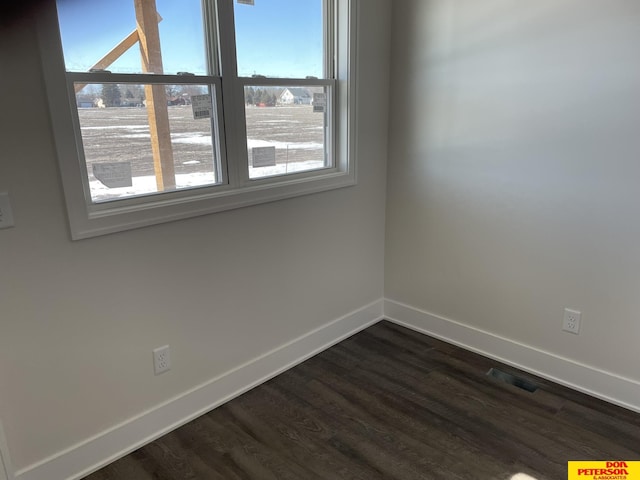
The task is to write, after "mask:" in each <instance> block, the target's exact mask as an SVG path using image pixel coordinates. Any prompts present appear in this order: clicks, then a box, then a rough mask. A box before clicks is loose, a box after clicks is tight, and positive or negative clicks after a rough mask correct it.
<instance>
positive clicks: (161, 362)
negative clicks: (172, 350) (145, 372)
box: [153, 345, 171, 375]
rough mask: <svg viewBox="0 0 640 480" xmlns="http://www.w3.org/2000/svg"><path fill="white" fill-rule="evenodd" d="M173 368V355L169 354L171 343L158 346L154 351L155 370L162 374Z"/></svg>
mask: <svg viewBox="0 0 640 480" xmlns="http://www.w3.org/2000/svg"><path fill="white" fill-rule="evenodd" d="M168 370H171V357H170V356H169V345H165V346H164V347H158V348H156V349H155V350H154V351H153V371H154V373H155V374H156V375H160V374H161V373H164V372H166V371H168Z"/></svg>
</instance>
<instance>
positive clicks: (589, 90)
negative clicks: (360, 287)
mask: <svg viewBox="0 0 640 480" xmlns="http://www.w3.org/2000/svg"><path fill="white" fill-rule="evenodd" d="M639 25H640V3H638V2H637V1H633V0H612V1H608V2H601V1H599V0H539V1H535V2H522V1H519V0H482V1H476V0H395V1H394V2H393V26H392V31H393V33H392V64H391V65H392V68H391V71H392V72H393V75H392V94H391V102H392V106H391V119H390V126H391V127H390V132H391V133H390V155H389V162H388V165H389V175H388V191H387V195H388V203H387V230H386V232H387V234H386V262H385V294H386V297H387V298H389V299H391V300H394V301H395V302H397V303H402V304H405V305H407V306H409V307H411V309H413V310H414V313H415V312H418V311H421V312H423V313H424V312H426V314H433V316H432V317H431V318H436V317H437V318H439V319H445V320H450V321H452V322H451V323H450V325H449V326H450V327H452V328H453V326H455V322H458V323H460V324H462V325H463V326H466V327H471V328H470V329H467V334H468V335H469V340H470V342H471V343H473V339H472V338H471V337H473V335H476V334H478V335H479V334H480V333H481V332H482V334H489V335H493V336H494V337H495V338H498V337H499V338H502V339H507V340H509V341H510V342H512V345H516V344H519V345H525V346H527V347H531V348H533V349H535V350H536V351H538V352H546V353H548V354H551V356H552V357H554V358H556V359H558V360H562V359H568V360H570V361H572V362H575V363H577V364H581V365H586V366H589V367H593V369H594V371H595V370H600V371H604V372H608V373H609V374H611V377H612V378H613V377H616V376H619V377H624V378H625V379H626V380H625V381H626V382H627V383H628V384H629V385H631V386H633V385H635V387H634V388H635V393H636V403H635V406H636V408H640V401H637V398H638V397H637V392H640V383H638V382H639V381H640V371H639V370H638V358H639V357H638V347H637V345H638V339H639V338H640V321H639V313H640V295H639V294H638V292H639V290H638V287H639V285H640V221H639V218H640V207H639V206H640V188H639V185H640V135H639V134H638V125H640V108H638V107H639V104H638V98H640V62H639V61H638V50H637V45H638V44H640V29H639V28H638V26H639ZM564 307H572V308H576V309H578V310H581V311H582V313H583V325H582V331H581V334H580V335H579V336H573V335H570V334H566V333H562V332H561V331H560V328H561V320H562V315H563V309H564ZM426 314H425V318H427V317H428V315H426ZM455 328H457V326H455ZM474 332H475V333H474ZM516 346H517V345H516ZM569 363H571V362H569ZM553 368H554V367H553V366H551V367H550V369H551V370H553ZM547 373H553V372H552V371H551V372H547ZM565 380H569V379H565ZM583 386H584V385H583ZM599 393H600V394H603V395H604V396H606V394H607V393H608V392H599ZM609 393H611V392H609ZM613 393H615V392H613ZM612 396H615V395H613V394H612Z"/></svg>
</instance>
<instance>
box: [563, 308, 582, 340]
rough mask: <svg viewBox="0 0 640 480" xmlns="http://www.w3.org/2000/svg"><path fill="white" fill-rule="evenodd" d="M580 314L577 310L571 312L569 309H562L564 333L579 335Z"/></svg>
mask: <svg viewBox="0 0 640 480" xmlns="http://www.w3.org/2000/svg"><path fill="white" fill-rule="evenodd" d="M581 317H582V313H580V312H579V311H577V310H571V309H570V308H565V309H564V319H563V321H562V330H564V331H565V332H569V333H573V334H575V335H578V334H579V333H580V319H581Z"/></svg>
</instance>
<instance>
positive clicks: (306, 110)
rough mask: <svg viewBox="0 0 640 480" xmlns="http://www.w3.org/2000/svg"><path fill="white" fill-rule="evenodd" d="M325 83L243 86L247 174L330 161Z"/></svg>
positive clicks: (306, 168) (261, 175) (305, 168)
mask: <svg viewBox="0 0 640 480" xmlns="http://www.w3.org/2000/svg"><path fill="white" fill-rule="evenodd" d="M326 99H327V89H326V88H325V87H322V86H318V87H255V86H247V87H245V112H246V121H247V150H248V153H249V178H251V179H257V178H264V177H270V176H274V175H286V174H290V173H296V172H304V171H309V170H317V169H321V168H327V167H331V166H332V165H331V163H330V160H329V158H330V155H328V151H329V148H328V145H327V140H326V139H327V138H328V125H327V117H328V112H327V109H328V106H327V104H328V102H327V100H326Z"/></svg>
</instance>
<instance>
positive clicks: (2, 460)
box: [0, 422, 14, 480]
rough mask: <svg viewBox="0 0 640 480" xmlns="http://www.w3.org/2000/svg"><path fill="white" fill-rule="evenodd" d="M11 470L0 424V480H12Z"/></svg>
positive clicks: (0, 423) (5, 440)
mask: <svg viewBox="0 0 640 480" xmlns="http://www.w3.org/2000/svg"><path fill="white" fill-rule="evenodd" d="M13 479H14V476H13V470H12V468H11V459H10V458H9V449H8V448H7V439H6V438H5V436H4V430H3V428H2V422H0V480H13Z"/></svg>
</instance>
